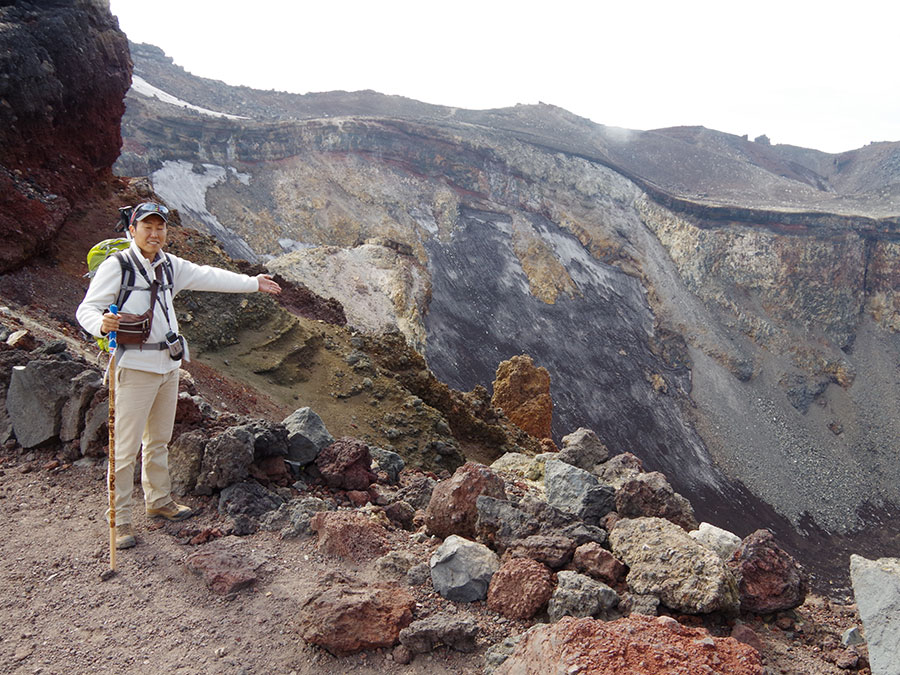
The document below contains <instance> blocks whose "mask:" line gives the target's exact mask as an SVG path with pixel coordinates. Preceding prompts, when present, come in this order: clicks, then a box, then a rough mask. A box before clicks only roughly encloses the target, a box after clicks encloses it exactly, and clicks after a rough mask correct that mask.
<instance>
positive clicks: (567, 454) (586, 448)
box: [559, 427, 609, 472]
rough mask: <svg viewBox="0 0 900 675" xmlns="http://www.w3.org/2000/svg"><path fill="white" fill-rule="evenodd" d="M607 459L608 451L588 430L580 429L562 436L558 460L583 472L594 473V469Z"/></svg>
mask: <svg viewBox="0 0 900 675" xmlns="http://www.w3.org/2000/svg"><path fill="white" fill-rule="evenodd" d="M608 458H609V450H608V449H607V447H606V446H605V445H603V443H601V442H600V439H599V438H598V437H597V434H595V433H594V432H593V431H592V430H590V429H585V428H584V427H581V428H580V429H577V430H575V431H573V432H572V433H571V434H569V435H568V436H563V439H562V449H561V450H560V451H559V459H561V460H562V461H563V462H566V463H567V464H571V465H572V466H577V467H578V468H579V469H584V470H585V471H590V472H593V471H594V467H596V466H597V465H598V464H602V463H603V462H605V461H606V460H607V459H608Z"/></svg>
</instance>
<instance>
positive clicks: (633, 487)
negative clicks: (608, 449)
mask: <svg viewBox="0 0 900 675" xmlns="http://www.w3.org/2000/svg"><path fill="white" fill-rule="evenodd" d="M616 511H617V512H618V514H619V516H620V517H621V518H639V517H641V516H648V517H653V518H665V519H666V520H669V521H671V522H673V523H675V524H676V525H680V526H681V527H683V528H684V529H685V530H686V531H688V532H690V531H691V530H696V529H697V527H699V525H698V523H697V519H696V518H695V517H694V509H693V508H692V507H691V503H690V502H689V501H688V500H687V499H685V498H684V497H682V496H681V495H680V494H678V493H677V492H675V490H673V489H672V486H671V485H669V481H667V480H666V477H665V476H664V475H663V474H661V473H660V472H658V471H653V472H652V473H641V474H638V475H636V476H635V477H634V478H632V479H631V480H629V481H626V483H625V484H624V485H623V486H622V487H621V488H619V489H618V490H617V491H616Z"/></svg>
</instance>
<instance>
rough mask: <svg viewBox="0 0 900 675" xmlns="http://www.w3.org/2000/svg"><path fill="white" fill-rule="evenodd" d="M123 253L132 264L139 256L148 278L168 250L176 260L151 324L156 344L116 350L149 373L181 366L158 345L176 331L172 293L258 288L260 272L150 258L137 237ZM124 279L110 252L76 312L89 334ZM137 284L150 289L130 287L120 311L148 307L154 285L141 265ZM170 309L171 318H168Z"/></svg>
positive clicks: (123, 361)
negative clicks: (151, 286) (230, 269)
mask: <svg viewBox="0 0 900 675" xmlns="http://www.w3.org/2000/svg"><path fill="white" fill-rule="evenodd" d="M124 254H125V255H127V256H128V259H129V260H130V261H131V263H132V265H133V264H134V260H135V259H136V260H137V261H138V262H139V263H140V265H141V266H142V267H143V269H144V272H145V273H146V275H147V278H148V279H150V280H153V279H155V278H156V266H157V265H161V264H162V263H163V260H164V256H168V258H169V260H171V261H172V286H173V288H172V289H171V290H167V291H165V292H163V291H162V290H160V292H159V295H158V297H157V300H156V307H155V308H154V310H153V325H152V327H151V330H150V337H149V338H148V339H147V342H148V344H149V345H150V346H152V347H153V348H145V349H139V348H138V345H128V348H127V349H124V350H120V351H119V352H118V354H117V356H116V363H117V365H118V366H120V367H122V368H133V369H135V370H145V371H149V372H151V373H167V372H169V371H170V370H174V369H176V368H178V366H179V365H180V364H181V361H173V360H172V359H171V358H170V357H169V352H168V350H160V349H157V348H155V346H156V345H157V344H158V343H160V342H163V341H165V339H166V333H167V332H168V331H169V330H172V331H173V332H175V333H178V318H177V317H176V316H175V308H174V307H173V305H172V298H173V297H174V296H175V295H177V294H178V293H179V292H180V291H218V292H220V293H252V292H254V291H258V290H259V281H258V280H257V279H256V277H250V276H247V275H246V274H237V273H236V272H229V271H228V270H223V269H220V268H218V267H210V266H209V265H197V264H195V263H192V262H190V261H189V260H184V259H183V258H178V257H176V256H174V255H171V254H162V253H160V254H157V256H156V259H155V260H154V261H153V263H152V264H151V263H150V261H149V260H147V259H146V258H145V257H144V256H143V254H142V253H141V250H140V249H139V248H138V247H137V244H135V243H134V242H133V241H132V242H131V247H130V248H129V249H128V250H127V251H125V252H124ZM132 254H133V255H132ZM165 279H166V277H165V274H163V280H164V281H165ZM121 284H122V268H121V266H120V265H119V261H118V260H116V259H115V256H110V257H109V258H107V259H106V260H104V261H103V263H101V265H100V266H99V267H98V268H97V273H96V274H95V275H94V278H93V279H92V280H91V285H90V287H89V288H88V291H87V294H86V295H85V296H84V300H82V301H81V304H80V305H79V306H78V310H77V312H76V313H75V316H76V317H77V319H78V323H80V324H81V326H82V328H84V329H85V330H86V331H87V332H88V333H90V334H91V335H95V336H97V337H101V336H102V333H101V331H100V326H101V324H102V321H103V314H104V312H106V311H107V310H108V309H109V306H110V305H111V304H112V303H114V302H115V301H116V299H117V298H118V297H119V288H120V287H121ZM134 285H135V286H137V287H139V288H140V289H142V288H143V287H144V286H146V287H147V289H148V290H134V291H131V293H130V294H129V296H128V298H127V299H126V300H125V302H124V303H123V306H122V307H119V311H121V312H128V313H130V314H143V313H144V312H146V311H147V310H148V309H149V308H150V291H149V286H150V285H149V284H148V283H147V281H146V279H144V276H143V275H142V274H141V272H140V270H137V269H136V270H135V275H134ZM167 310H168V319H169V320H168V322H167V321H166V316H167V314H166V311H167ZM185 356H186V357H187V345H185ZM185 360H187V359H185Z"/></svg>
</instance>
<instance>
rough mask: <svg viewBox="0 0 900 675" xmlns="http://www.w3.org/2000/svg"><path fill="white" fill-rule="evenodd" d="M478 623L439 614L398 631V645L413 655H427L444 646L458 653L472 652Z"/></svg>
mask: <svg viewBox="0 0 900 675" xmlns="http://www.w3.org/2000/svg"><path fill="white" fill-rule="evenodd" d="M477 636H478V623H477V622H476V621H475V619H474V618H473V617H471V616H460V615H459V614H448V613H446V612H441V613H438V614H432V615H431V616H428V617H425V618H424V619H418V620H416V621H413V622H412V623H411V624H409V625H408V626H407V627H406V628H404V629H403V630H401V631H400V644H402V645H403V646H404V647H406V648H407V649H408V650H409V651H410V652H412V653H413V654H427V653H428V652H431V651H433V650H434V648H435V647H439V646H441V645H444V646H446V647H449V648H450V649H455V650H456V651H459V652H474V651H475V638H476V637H477Z"/></svg>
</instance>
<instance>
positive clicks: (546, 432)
mask: <svg viewBox="0 0 900 675" xmlns="http://www.w3.org/2000/svg"><path fill="white" fill-rule="evenodd" d="M491 404H492V405H494V406H496V407H497V408H500V409H501V410H502V411H503V412H505V413H506V416H507V417H508V418H509V419H510V421H511V422H512V423H513V424H515V425H516V426H518V427H519V428H520V429H522V430H523V431H527V432H528V433H529V434H531V435H532V436H534V437H535V438H549V436H550V433H551V431H550V429H551V426H552V423H553V399H552V398H551V397H550V373H548V372H547V369H546V368H541V367H538V366H535V365H534V361H533V360H532V358H531V357H530V356H528V355H527V354H522V355H520V356H514V357H512V358H511V359H509V360H507V361H503V362H502V363H501V364H500V365H499V366H497V374H496V376H495V378H494V395H493V396H492V397H491Z"/></svg>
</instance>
